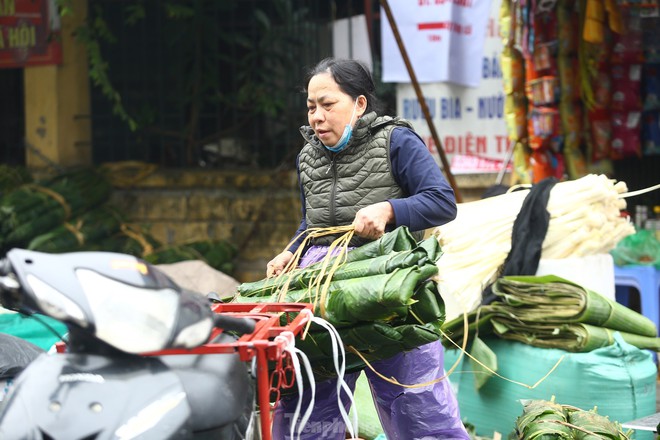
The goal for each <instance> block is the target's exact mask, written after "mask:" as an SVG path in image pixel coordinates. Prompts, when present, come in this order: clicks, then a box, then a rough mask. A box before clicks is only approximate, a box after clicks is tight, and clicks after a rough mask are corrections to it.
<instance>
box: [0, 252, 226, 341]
mask: <svg viewBox="0 0 660 440" xmlns="http://www.w3.org/2000/svg"><path fill="white" fill-rule="evenodd" d="M7 258H8V260H9V261H10V263H11V266H12V268H13V273H14V274H15V276H16V278H17V281H18V284H19V285H20V287H21V291H20V292H16V293H15V294H14V295H13V296H12V295H9V294H5V297H4V300H5V301H8V302H10V303H11V304H10V306H11V307H12V308H14V309H16V310H21V311H24V312H27V313H34V312H37V313H42V314H45V315H48V316H50V317H52V318H55V319H58V320H60V321H62V322H64V323H66V324H67V325H69V326H76V327H79V328H81V329H84V330H85V331H86V332H87V333H89V334H90V335H93V336H94V337H96V338H97V339H100V340H102V341H104V342H105V343H107V344H109V345H111V346H113V347H115V348H117V349H118V350H121V351H124V352H127V353H134V354H137V353H143V352H151V351H160V350H163V349H167V348H192V347H196V346H199V345H201V344H203V343H205V342H206V341H207V339H208V337H209V335H210V332H211V329H212V328H213V313H212V311H211V310H210V307H209V304H208V301H207V300H206V299H205V298H203V297H202V296H201V295H198V294H195V293H192V292H189V291H186V290H183V289H181V288H179V287H178V286H177V285H176V284H175V283H173V282H172V281H171V280H170V279H169V278H168V277H167V276H166V275H165V274H163V273H162V272H160V271H158V270H157V269H156V268H155V267H153V266H152V265H150V264H148V263H146V262H144V261H142V260H140V259H138V258H135V257H133V256H131V255H126V254H118V253H112V252H72V253H65V254H48V253H43V252H36V251H29V250H25V249H12V250H11V251H9V252H8V253H7ZM136 335H139V337H136Z"/></svg>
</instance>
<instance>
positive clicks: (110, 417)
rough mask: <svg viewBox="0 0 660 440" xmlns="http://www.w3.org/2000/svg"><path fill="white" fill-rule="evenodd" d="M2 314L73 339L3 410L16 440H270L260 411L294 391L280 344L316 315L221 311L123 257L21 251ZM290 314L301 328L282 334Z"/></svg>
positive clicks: (33, 370)
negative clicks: (286, 384) (286, 382)
mask: <svg viewBox="0 0 660 440" xmlns="http://www.w3.org/2000/svg"><path fill="white" fill-rule="evenodd" d="M0 304H2V305H3V306H4V307H6V308H9V309H12V310H17V311H20V312H22V313H27V314H32V313H40V314H44V315H47V316H50V317H52V318H55V319H58V320H60V321H61V322H63V323H65V324H66V325H67V328H68V333H67V335H66V338H65V339H66V341H63V343H61V344H58V350H57V351H58V353H56V354H46V353H44V354H41V355H39V356H38V357H37V358H36V359H34V360H33V361H31V362H30V363H29V365H28V366H27V367H26V368H25V369H24V370H23V371H22V372H21V373H20V374H19V375H18V376H17V378H16V379H15V381H14V384H13V389H12V390H11V391H10V392H9V393H8V396H7V398H6V399H5V400H4V401H2V402H0V438H2V439H7V440H14V439H37V440H50V439H55V440H60V439H61V440H72V439H88V440H92V439H94V440H102V439H138V438H139V439H158V440H161V439H250V438H259V437H260V436H263V439H269V438H270V435H269V432H267V430H268V429H269V419H268V411H267V410H266V411H261V412H260V413H259V412H258V411H257V408H259V407H261V408H266V407H267V405H268V404H269V392H271V391H272V390H274V389H275V390H276V389H277V387H278V386H282V384H273V379H270V377H272V376H273V372H272V371H269V368H270V369H271V370H272V365H273V364H275V365H277V366H278V367H277V368H276V372H277V373H279V374H280V375H281V373H282V371H283V369H284V367H283V362H282V359H284V358H285V357H286V353H287V347H286V344H287V343H290V342H291V338H278V337H277V336H278V335H279V334H281V333H285V332H286V333H287V334H288V335H293V334H294V333H297V332H299V331H300V330H301V329H302V328H303V327H304V325H305V324H306V319H307V317H308V315H309V314H305V313H301V311H303V310H304V309H307V310H309V308H308V307H306V305H299V304H295V305H286V304H280V305H273V307H275V308H276V310H266V309H264V306H263V305H259V308H254V306H255V305H248V304H241V305H239V304H236V305H232V304H220V303H216V304H212V303H211V301H209V299H208V298H206V297H204V296H203V295H200V294H198V293H196V292H192V291H188V290H185V289H181V288H180V287H179V286H177V285H176V284H175V283H174V282H173V281H172V280H171V279H170V278H168V277H167V276H166V275H164V274H163V273H162V272H160V271H158V270H157V269H156V268H155V267H154V266H152V265H150V264H149V263H146V262H144V261H142V260H140V259H138V258H135V257H133V256H130V255H125V254H118V253H111V252H72V253H65V254H47V253H42V252H35V251H29V250H24V249H12V250H10V251H9V252H8V253H7V254H6V256H5V258H3V259H2V260H0ZM251 306H252V307H253V308H250V307H251ZM274 312H277V313H274ZM282 313H287V314H289V313H292V314H295V317H293V318H291V319H289V322H288V324H287V325H285V326H282V325H281V324H280V319H281V314H282ZM287 341H288V342H287ZM257 403H258V405H257ZM259 417H260V424H259V423H257V421H256V420H257V419H258V418H259Z"/></svg>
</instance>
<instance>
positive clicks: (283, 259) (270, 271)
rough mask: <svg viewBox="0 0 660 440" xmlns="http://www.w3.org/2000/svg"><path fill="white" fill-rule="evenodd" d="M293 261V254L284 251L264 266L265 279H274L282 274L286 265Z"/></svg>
mask: <svg viewBox="0 0 660 440" xmlns="http://www.w3.org/2000/svg"><path fill="white" fill-rule="evenodd" d="M292 259H293V252H291V251H284V252H282V253H281V254H279V255H278V256H276V257H275V258H273V259H272V260H270V261H269V262H268V264H267V265H266V277H267V278H270V277H274V276H277V275H279V274H281V273H282V271H284V268H285V267H286V265H287V264H289V262H290V261H291V260H292Z"/></svg>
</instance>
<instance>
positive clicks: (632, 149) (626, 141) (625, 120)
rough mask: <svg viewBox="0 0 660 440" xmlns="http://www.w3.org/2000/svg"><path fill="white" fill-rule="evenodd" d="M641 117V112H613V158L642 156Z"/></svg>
mask: <svg viewBox="0 0 660 440" xmlns="http://www.w3.org/2000/svg"><path fill="white" fill-rule="evenodd" d="M640 119H641V113H640V112H614V113H612V151H611V153H610V154H611V158H612V159H614V160H619V159H625V158H626V157H641V155H642V152H641V148H640V147H641V142H640V137H639V136H640V125H639V124H640Z"/></svg>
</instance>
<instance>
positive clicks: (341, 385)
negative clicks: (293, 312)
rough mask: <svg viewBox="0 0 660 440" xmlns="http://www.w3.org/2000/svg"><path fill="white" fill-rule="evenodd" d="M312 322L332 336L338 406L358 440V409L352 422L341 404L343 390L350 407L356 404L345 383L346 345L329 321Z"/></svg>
mask: <svg viewBox="0 0 660 440" xmlns="http://www.w3.org/2000/svg"><path fill="white" fill-rule="evenodd" d="M312 322H314V323H316V324H318V325H320V326H321V327H323V328H325V329H326V330H328V333H329V334H330V342H332V360H333V362H334V364H335V371H336V372H337V404H338V406H339V412H340V413H341V417H342V419H343V420H344V423H345V424H346V428H347V429H348V432H349V433H350V435H351V438H356V437H357V433H358V429H357V428H358V420H357V408H354V412H353V421H352V422H351V420H350V418H349V416H348V414H347V413H346V410H345V409H344V405H342V402H341V390H342V389H343V390H344V392H346V395H347V396H348V398H349V400H350V406H353V403H354V398H353V392H352V391H351V389H350V388H349V386H348V384H347V383H346V381H344V373H345V371H346V353H345V351H344V344H343V343H342V340H341V337H340V336H339V333H338V332H337V330H336V329H335V328H334V326H333V325H332V324H330V323H329V322H328V321H326V320H325V319H322V318H319V317H317V316H314V317H312ZM338 352H340V353H341V363H339V356H338Z"/></svg>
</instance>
